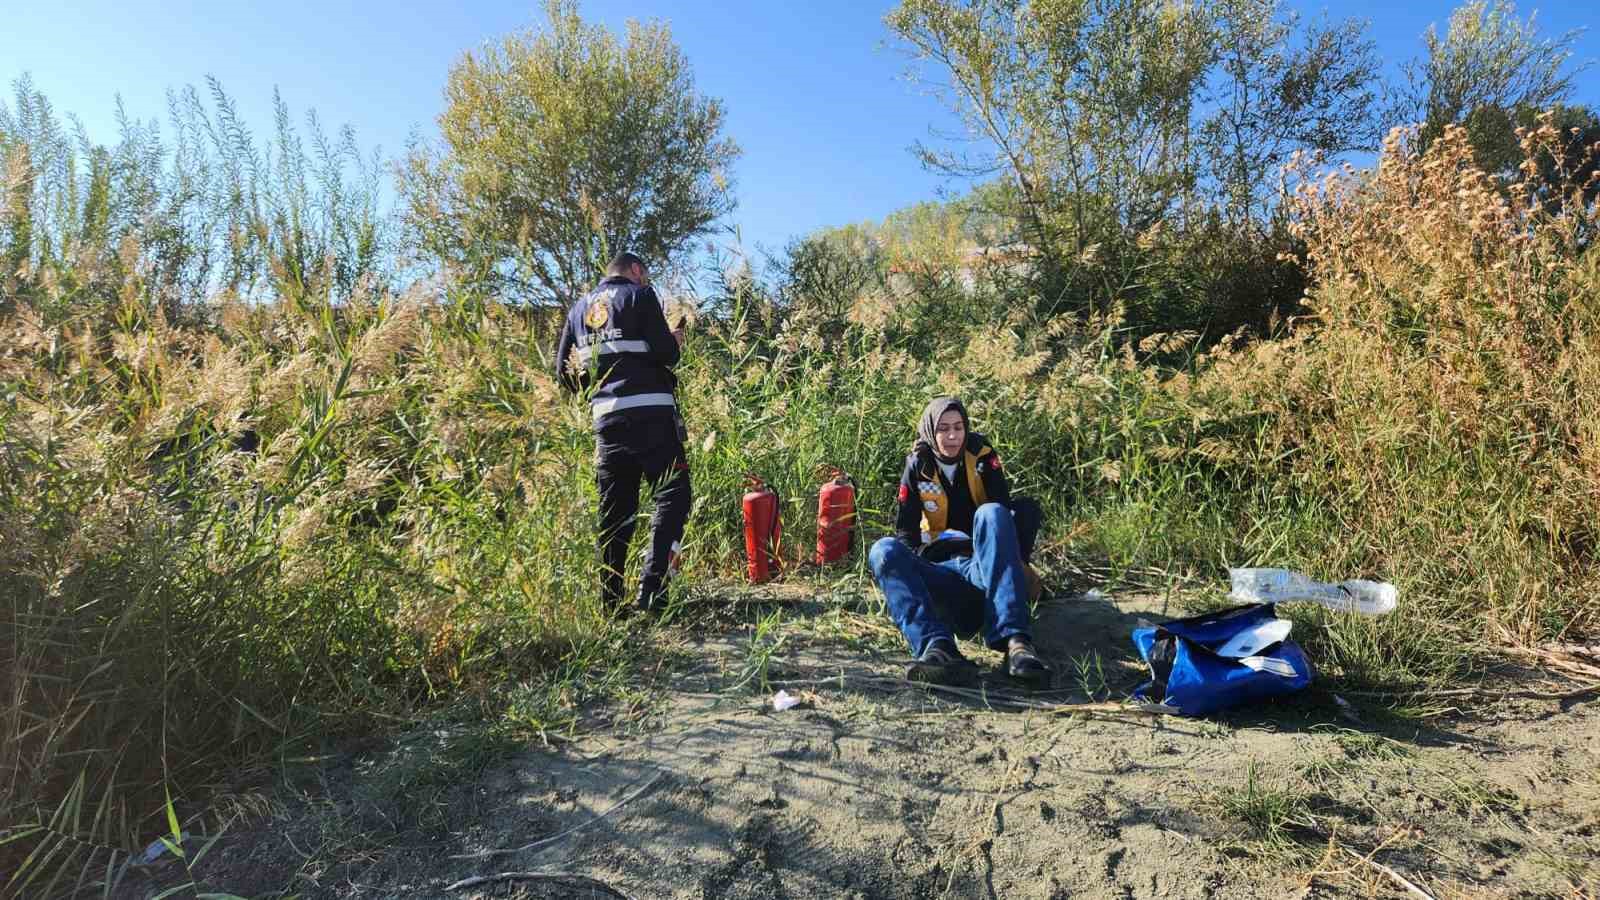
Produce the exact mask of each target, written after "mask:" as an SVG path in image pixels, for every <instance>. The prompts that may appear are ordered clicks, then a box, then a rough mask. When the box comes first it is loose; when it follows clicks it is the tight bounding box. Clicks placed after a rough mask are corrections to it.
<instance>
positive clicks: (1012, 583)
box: [868, 498, 1043, 656]
mask: <svg viewBox="0 0 1600 900" xmlns="http://www.w3.org/2000/svg"><path fill="white" fill-rule="evenodd" d="M1013 505H1014V506H1016V514H1015V516H1013V514H1012V512H1011V510H1008V509H1006V508H1005V507H1004V506H1001V505H1000V504H998V503H985V504H984V505H982V506H980V507H978V511H977V513H976V514H974V515H973V517H972V555H971V556H964V557H956V558H953V559H947V560H945V561H944V562H938V563H933V562H928V561H927V560H926V559H923V558H922V557H921V556H918V555H917V552H916V551H915V550H913V549H911V548H910V547H908V546H906V545H905V544H904V543H901V542H900V541H899V540H898V539H896V538H892V537H886V538H883V539H881V540H879V541H878V542H877V543H876V544H873V545H872V552H871V553H870V554H869V555H868V562H869V564H870V565H871V566H872V577H873V579H874V580H876V581H877V582H878V587H879V588H880V589H881V590H882V591H883V596H884V597H885V598H886V599H887V600H888V605H889V615H890V617H891V618H893V619H894V623H895V625H897V626H899V628H900V633H901V634H903V635H905V638H906V642H907V643H908V644H910V645H911V653H912V655H913V656H921V655H922V652H923V651H924V650H926V649H927V648H928V644H929V643H931V642H933V641H935V640H939V639H944V640H953V638H954V637H955V636H956V635H958V634H959V635H963V636H964V635H971V634H981V635H982V636H983V639H984V642H985V643H987V644H988V645H989V647H991V648H992V649H995V650H1004V649H1005V647H1006V644H1007V642H1008V641H1009V640H1010V639H1011V638H1013V637H1016V636H1019V635H1020V636H1022V637H1030V636H1031V635H1032V624H1031V614H1030V612H1029V610H1028V579H1027V576H1026V575H1025V574H1024V572H1023V568H1022V561H1023V558H1024V555H1025V550H1026V551H1032V549H1033V542H1034V538H1035V537H1036V536H1037V535H1038V533H1039V524H1040V521H1041V519H1042V518H1043V516H1042V512H1041V511H1040V509H1039V504H1037V503H1035V502H1033V501H1032V500H1028V499H1025V498H1018V499H1017V500H1016V501H1015V502H1014V504H1013Z"/></svg>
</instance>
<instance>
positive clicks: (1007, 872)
mask: <svg viewBox="0 0 1600 900" xmlns="http://www.w3.org/2000/svg"><path fill="white" fill-rule="evenodd" d="M1163 612H1164V610H1163V609H1162V608H1161V605H1160V603H1159V602H1158V601H1154V600H1151V599H1150V598H1133V599H1129V600H1124V601H1117V602H1112V601H1110V600H1109V599H1106V598H1092V597H1091V598H1077V599H1074V600H1069V601H1062V602H1057V603H1052V604H1049V605H1048V606H1046V607H1045V608H1044V609H1043V610H1042V612H1041V621H1040V627H1039V631H1040V635H1039V637H1040V641H1039V642H1040V645H1041V649H1043V650H1045V651H1047V653H1048V654H1049V655H1050V656H1051V657H1052V658H1053V659H1054V660H1055V661H1056V663H1057V664H1058V665H1059V666H1060V667H1061V669H1062V670H1063V671H1062V673H1061V678H1060V679H1059V680H1058V684H1057V685H1056V690H1055V691H1054V692H1053V693H1048V694H1042V695H1031V696H1026V697H1024V696H1023V695H1020V694H1018V693H1017V692H1016V691H1015V690H1014V689H1013V688H1012V687H1011V686H1010V685H1008V684H1006V683H1005V681H1004V679H1003V678H1000V677H999V676H998V675H992V674H990V675H985V680H984V685H983V690H984V691H986V692H987V698H986V699H985V698H977V697H969V696H959V695H951V694H937V693H928V692H925V691H922V690H919V689H913V688H910V687H908V686H906V685H904V684H903V683H901V682H900V681H899V680H898V662H899V654H898V653H897V652H890V651H888V650H887V649H883V650H874V649H872V648H871V647H870V646H869V647H863V646H862V642H860V641H855V642H853V645H847V643H846V642H844V641H841V640H838V639H834V638H825V637H822V636H819V635H817V634H815V633H812V634H810V635H809V636H807V637H806V638H805V639H801V638H800V637H797V638H795V639H794V640H793V641H791V642H787V643H785V644H783V645H782V646H779V647H778V648H777V649H776V650H775V651H772V652H771V653H770V656H766V655H759V654H754V652H753V650H752V647H753V646H754V645H753V644H752V642H751V640H750V639H749V638H748V637H747V636H743V635H734V636H733V637H731V638H729V639H725V640H720V641H707V642H704V643H701V644H698V645H695V646H693V647H691V648H688V649H689V650H690V653H689V654H688V655H687V656H686V657H685V658H687V659H692V660H696V661H697V662H696V663H694V664H692V665H689V666H686V667H683V668H682V669H681V670H679V671H675V672H674V673H673V675H672V677H671V679H670V684H671V690H670V691H668V692H666V693H664V694H658V695H657V697H656V698H655V699H656V701H657V705H656V706H654V708H653V710H652V711H651V712H650V714H649V715H646V716H643V717H635V718H633V719H630V720H629V721H631V722H632V723H633V725H632V726H631V727H626V728H624V727H614V728H610V729H604V730H599V731H595V732H593V733H591V734H588V735H587V736H585V737H582V738H580V739H578V740H577V741H575V742H572V743H562V744H559V745H557V746H556V748H555V749H550V750H545V749H539V750H529V749H524V750H522V751H520V752H517V753H515V754H513V755H511V756H509V757H505V756H503V755H502V756H500V757H498V758H496V759H494V760H493V761H492V762H490V763H488V764H486V765H483V766H481V767H478V766H475V765H472V764H468V765H464V766H455V765H454V763H452V764H451V765H450V766H445V768H446V770H447V774H446V776H444V777H441V778H437V779H434V780H433V781H429V780H428V779H427V778H421V779H412V780H409V781H405V780H402V782H400V784H401V790H400V791H399V792H398V795H397V793H396V791H395V790H394V786H395V782H394V781H393V778H392V777H389V780H387V781H386V780H385V777H386V776H385V775H384V773H385V772H387V773H390V774H391V775H392V773H393V772H394V771H396V769H395V766H396V765H398V764H397V763H396V762H395V760H410V762H408V763H406V765H412V766H413V767H420V768H416V769H415V770H416V771H424V772H425V771H428V762H427V761H428V760H433V761H434V762H435V763H437V762H438V761H439V760H440V759H452V760H454V759H458V758H459V757H461V754H460V753H459V752H456V751H449V752H445V751H441V750H440V749H439V748H440V747H447V750H448V747H455V748H457V750H459V747H460V746H461V738H460V736H459V735H454V734H449V733H442V732H432V733H426V734H418V735H413V736H411V737H409V738H408V739H407V740H404V741H401V742H399V743H397V744H395V745H393V746H388V747H385V748H382V749H381V750H377V751H372V752H368V753H366V754H357V755H353V756H350V757H347V758H343V759H340V760H338V761H335V762H333V763H331V764H329V765H328V766H327V767H325V768H324V769H322V770H320V772H321V774H320V775H319V776H318V777H317V778H316V779H315V780H314V782H315V783H314V785H313V784H310V783H305V784H300V785H299V786H298V788H297V791H298V796H299V798H300V799H298V800H294V801H289V802H284V801H282V800H279V801H277V802H275V803H274V804H273V806H274V811H273V813H272V814H270V815H269V816H267V817H265V818H263V817H260V816H257V817H254V818H252V819H250V820H249V821H248V823H247V824H240V825H236V826H235V827H234V828H233V829H232V830H231V831H230V833H229V834H227V835H226V836H225V837H224V838H223V839H222V840H221V841H220V842H219V843H218V844H217V846H216V847H215V848H213V849H212V851H211V852H210V854H209V855H208V858H207V859H205V860H202V865H201V866H200V867H197V869H196V874H197V875H199V876H200V879H199V880H200V882H201V883H202V884H203V885H205V886H206V887H208V888H213V889H226V890H230V891H233V892H236V893H241V894H258V893H262V892H269V891H274V890H280V889H287V890H289V891H291V892H296V893H300V894H301V895H303V896H306V897H455V898H461V897H607V896H618V895H620V896H626V897H632V898H647V897H670V898H729V900H731V898H814V897H859V898H878V897H882V898H902V897H903V898H921V897H946V896H948V897H979V898H987V897H998V898H1012V897H1021V898H1057V897H1132V898H1200V897H1227V898H1253V897H1263V898H1265V897H1274V898H1276V897H1367V896H1377V897H1386V896H1422V895H1428V896H1433V897H1437V898H1445V897H1586V896H1593V895H1594V893H1593V892H1594V891H1595V890H1596V888H1595V886H1596V885H1597V884H1600V716H1597V715H1596V710H1597V707H1600V696H1597V695H1595V694H1589V695H1584V696H1579V697H1575V698H1569V699H1568V700H1566V701H1556V700H1543V699H1521V700H1502V701H1499V702H1496V703H1494V704H1492V705H1480V706H1478V707H1477V708H1476V709H1475V710H1474V711H1473V713H1472V714H1471V715H1467V714H1459V715H1452V716H1448V717H1445V718H1442V719H1435V720H1431V721H1430V722H1429V723H1427V724H1419V723H1418V722H1416V721H1405V720H1393V719H1384V718H1382V717H1381V716H1380V714H1379V712H1378V711H1377V710H1376V709H1373V708H1362V707H1361V706H1360V704H1359V703H1358V704H1357V707H1356V708H1357V711H1358V712H1359V714H1360V719H1361V721H1360V722H1359V723H1357V722H1354V721H1350V720H1348V719H1345V718H1341V717H1340V711H1339V708H1338V707H1337V706H1336V705H1335V704H1334V703H1333V702H1332V701H1331V697H1330V695H1328V694H1326V693H1324V692H1319V691H1313V692H1309V693H1308V694H1307V695H1305V696H1304V697H1303V698H1300V699H1296V700H1294V701H1292V702H1289V703H1284V704H1278V705H1274V706H1270V707H1267V708H1264V709H1260V710H1253V711H1250V712H1247V713H1244V714H1241V715H1239V716H1236V717H1231V718H1227V719H1224V720H1220V721H1214V720H1187V719H1180V718H1167V717H1163V718H1156V719H1146V718H1133V717H1123V718H1118V717H1093V718H1088V717H1083V716H1063V715H1059V714H1057V713H1055V712H1051V711H1046V710H1039V709H1029V708H1020V707H1018V706H1014V705H1012V704H1018V703H1020V704H1029V703H1052V704H1054V703H1062V702H1074V701H1082V700H1084V699H1087V698H1086V697H1085V693H1086V692H1087V693H1088V694H1092V695H1100V694H1102V693H1110V694H1112V695H1121V694H1122V693H1124V692H1125V691H1126V689H1127V688H1128V687H1131V685H1132V684H1133V683H1134V682H1135V681H1136V680H1137V679H1138V678H1139V672H1138V671H1137V669H1136V668H1135V667H1134V666H1133V665H1132V661H1131V659H1130V657H1129V654H1128V651H1127V649H1126V646H1127V643H1128V641H1127V634H1128V631H1129V630H1130V629H1131V627H1132V625H1133V623H1134V622H1135V621H1137V619H1138V618H1140V617H1143V616H1149V617H1152V618H1159V617H1160V616H1161V614H1162V613H1163ZM868 643H870V642H868ZM753 656H759V658H758V659H757V662H761V661H765V663H766V665H765V668H764V670H762V669H759V668H757V669H753V668H752V662H751V660H752V658H753ZM981 658H982V659H983V660H984V661H985V663H986V664H992V663H993V662H994V661H995V660H996V659H997V655H995V654H986V655H984V656H982V657H981ZM762 671H764V674H765V675H766V677H767V679H768V680H769V687H768V691H767V692H762V693H759V694H758V693H754V692H752V691H750V690H748V689H746V688H741V689H737V690H730V689H729V686H730V684H732V683H734V682H736V681H737V680H740V679H742V678H744V677H745V676H750V677H751V678H752V680H754V679H756V678H758V677H759V675H760V674H761V672H762ZM778 687H783V688H784V689H786V690H789V691H791V692H794V693H797V694H799V695H801V696H802V697H803V698H804V701H805V702H804V703H803V704H802V705H801V707H799V708H795V709H790V710H787V711H784V712H774V711H773V710H772V709H771V706H770V704H769V703H768V702H767V701H768V699H769V697H770V690H772V689H775V688H778ZM452 754H453V755H452ZM452 766H454V767H452ZM406 771H412V769H407V770H406ZM386 785H387V787H386ZM430 786H431V787H430ZM287 793H288V792H285V791H279V795H280V796H285V795H287ZM422 794H426V795H427V796H428V797H430V798H432V799H431V800H429V801H428V805H427V809H428V810H430V814H429V815H425V816H419V815H417V814H416V807H415V805H414V804H415V801H416V800H417V799H418V797H419V796H421V795H422ZM408 801H410V804H409V805H408ZM408 809H409V810H411V812H410V813H409V814H408V813H407V812H406V810H408ZM385 823H387V826H388V830H387V831H385ZM1368 857H1370V860H1371V862H1372V863H1376V864H1377V865H1372V864H1369V863H1368V862H1367V861H1364V859H1363V858H1368ZM1380 866H1381V867H1382V868H1380ZM1383 869H1387V870H1388V872H1390V873H1393V875H1392V876H1391V875H1390V874H1388V873H1386V872H1385V871H1383ZM512 872H538V873H542V874H543V875H544V876H545V877H544V878H543V879H541V880H536V881H529V880H491V881H486V882H480V883H476V884H465V885H459V886H457V883H458V882H460V881H462V880H465V879H472V878H493V877H494V876H496V875H499V874H502V873H512ZM560 873H565V876H572V877H564V880H558V879H556V878H555V877H553V876H555V875H557V874H560ZM180 874H181V873H180V872H178V871H176V866H175V865H174V864H171V863H169V864H167V865H166V867H165V868H163V867H161V866H157V867H155V868H154V870H153V871H150V872H148V873H145V874H142V875H141V876H140V877H139V878H136V879H134V880H131V881H130V882H129V883H128V884H127V886H126V890H125V892H124V895H125V896H148V895H150V894H151V893H153V892H155V890H156V889H157V888H158V887H159V886H160V885H165V884H171V883H173V880H174V879H175V878H177V877H178V876H179V875H180ZM577 876H582V878H579V877H577ZM584 879H589V880H584ZM1397 879H1404V880H1406V881H1409V882H1411V883H1412V884H1413V885H1414V886H1415V888H1416V890H1418V891H1421V892H1424V894H1415V893H1408V892H1407V888H1405V887H1403V886H1402V883H1401V881H1399V880H1397ZM1584 891H1588V892H1589V893H1584Z"/></svg>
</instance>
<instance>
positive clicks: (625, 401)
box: [556, 275, 689, 609]
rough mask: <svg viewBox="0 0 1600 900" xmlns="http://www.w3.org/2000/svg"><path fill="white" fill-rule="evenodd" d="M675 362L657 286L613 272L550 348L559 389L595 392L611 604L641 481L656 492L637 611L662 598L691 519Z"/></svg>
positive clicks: (604, 588) (604, 584) (603, 554)
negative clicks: (648, 546) (648, 484)
mask: <svg viewBox="0 0 1600 900" xmlns="http://www.w3.org/2000/svg"><path fill="white" fill-rule="evenodd" d="M677 363H678V342H677V340H675V339H674V338H673V336H672V332H671V331H670V330H668V328H667V319H666V316H665V315H664V314H663V313H662V311H661V302H660V301H659V300H658V299H657V298H656V293H655V291H654V290H651V288H650V287H649V286H648V285H641V284H635V283H634V282H633V281H631V280H629V279H627V278H625V277H623V276H620V275H612V276H609V277H607V278H606V280H604V281H602V282H600V286H599V287H597V288H595V289H594V290H593V291H591V292H590V293H589V294H588V295H587V296H585V297H584V298H583V299H581V300H579V301H578V302H577V303H576V304H574V305H573V307H572V308H571V309H570V310H568V311H567V319H566V322H565V323H564V324H563V325H562V328H561V339H560V341H559V342H558V343H557V344H556V373H557V375H558V376H559V378H560V380H561V384H562V386H564V387H565V388H567V389H568V390H570V391H574V392H577V391H583V390H589V389H592V390H593V393H592V394H591V395H590V406H591V408H592V410H593V412H594V427H595V437H596V441H595V444H596V474H597V476H598V479H599V482H600V558H601V562H602V563H603V564H604V571H603V572H602V573H601V596H602V598H603V599H604V601H605V602H606V603H607V604H608V605H609V606H610V607H612V608H615V607H617V606H618V605H620V604H621V602H622V597H623V578H622V575H623V571H624V569H625V568H626V565H627V556H628V541H629V539H631V538H632V537H633V526H634V517H635V515H636V514H637V513H638V511H639V480H640V478H641V477H642V478H645V479H648V481H649V483H650V484H651V485H653V486H654V488H655V512H654V514H653V515H652V517H651V520H650V555H649V557H648V558H647V559H646V560H645V565H644V575H643V576H642V577H641V578H640V580H639V605H640V606H641V607H643V608H645V609H653V608H656V607H657V606H658V605H660V604H661V603H662V602H663V600H664V599H665V595H666V586H667V579H668V578H669V577H671V574H672V573H671V570H672V568H673V567H674V565H675V563H676V556H677V553H678V549H679V541H680V540H681V539H682V538H683V527H684V523H685V521H687V520H688V518H689V463H688V457H687V456H686V455H685V453H684V449H683V442H684V439H685V434H684V430H683V420H682V419H681V418H680V417H679V416H678V409H677V403H676V401H675V400H674V398H673V391H674V390H675V389H676V387H677V384H678V379H677V376H676V375H674V374H673V373H672V367H673V366H675V365H677ZM574 369H576V371H575V370H574Z"/></svg>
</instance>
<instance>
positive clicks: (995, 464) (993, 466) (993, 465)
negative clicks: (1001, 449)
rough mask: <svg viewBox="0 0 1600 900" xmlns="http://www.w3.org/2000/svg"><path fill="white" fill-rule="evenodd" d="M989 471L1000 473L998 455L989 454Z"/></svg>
mask: <svg viewBox="0 0 1600 900" xmlns="http://www.w3.org/2000/svg"><path fill="white" fill-rule="evenodd" d="M989 471H991V472H998V471H1000V454H998V453H991V454H989Z"/></svg>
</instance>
